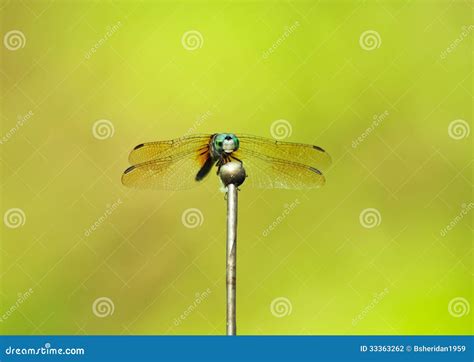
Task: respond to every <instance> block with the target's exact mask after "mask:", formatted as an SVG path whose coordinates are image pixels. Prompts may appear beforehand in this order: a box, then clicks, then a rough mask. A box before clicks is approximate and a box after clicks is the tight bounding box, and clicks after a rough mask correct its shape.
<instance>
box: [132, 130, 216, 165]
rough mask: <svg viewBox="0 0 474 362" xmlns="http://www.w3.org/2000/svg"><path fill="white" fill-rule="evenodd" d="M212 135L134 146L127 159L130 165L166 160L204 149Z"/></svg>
mask: <svg viewBox="0 0 474 362" xmlns="http://www.w3.org/2000/svg"><path fill="white" fill-rule="evenodd" d="M211 138H212V135H210V134H202V135H192V136H187V137H182V138H176V139H174V140H169V141H158V142H148V143H142V144H139V145H138V146H136V147H135V148H134V149H133V150H132V152H130V155H129V157H128V161H129V162H130V163H131V164H132V165H136V164H139V163H143V162H147V161H151V160H156V159H161V158H166V157H175V156H177V155H180V154H183V153H187V152H192V151H196V152H197V151H198V150H200V149H205V147H207V146H208V145H209V142H210V141H211Z"/></svg>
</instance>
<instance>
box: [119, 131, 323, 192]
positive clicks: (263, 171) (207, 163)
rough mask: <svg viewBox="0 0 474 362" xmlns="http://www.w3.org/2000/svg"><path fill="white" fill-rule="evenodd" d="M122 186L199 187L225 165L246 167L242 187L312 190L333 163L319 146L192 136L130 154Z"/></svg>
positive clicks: (237, 136) (141, 146)
mask: <svg viewBox="0 0 474 362" xmlns="http://www.w3.org/2000/svg"><path fill="white" fill-rule="evenodd" d="M128 159H129V162H130V164H131V166H130V167H129V168H127V169H126V170H125V171H124V173H123V175H122V183H123V184H124V185H125V186H128V187H131V188H135V189H157V190H184V189H190V188H192V187H194V186H198V185H200V184H202V182H203V180H205V179H207V178H208V177H207V176H208V175H209V174H210V173H211V170H212V169H213V168H216V173H217V174H218V173H219V169H220V167H221V166H222V165H224V164H226V163H227V162H231V161H234V162H240V163H241V164H242V166H243V167H244V168H245V171H246V174H247V178H246V181H245V184H250V185H251V186H252V187H255V188H258V189H294V190H302V189H314V188H319V187H321V186H322V185H324V183H325V178H324V175H323V172H322V170H324V169H326V168H327V167H329V166H330V164H331V157H330V156H329V154H328V153H327V152H326V151H325V150H324V149H322V148H321V147H318V146H313V145H309V144H303V143H293V142H284V141H279V140H274V139H270V138H264V137H259V136H253V135H246V134H234V133H214V134H194V135H188V136H184V137H181V138H177V139H173V140H168V141H158V142H149V143H142V144H139V145H137V146H136V147H135V148H133V150H132V151H131V152H130V155H129V158H128Z"/></svg>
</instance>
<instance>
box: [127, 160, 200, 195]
mask: <svg viewBox="0 0 474 362" xmlns="http://www.w3.org/2000/svg"><path fill="white" fill-rule="evenodd" d="M206 159H207V157H204V156H196V154H195V152H191V153H188V154H184V155H180V156H179V157H168V158H162V159H158V160H152V161H148V162H144V163H141V164H138V165H134V166H131V167H129V168H128V169H127V170H125V172H124V173H123V175H122V183H123V184H124V185H125V186H128V187H132V188H136V189H157V190H186V189H190V188H192V187H195V186H198V185H199V184H201V183H202V181H196V175H197V173H198V171H199V170H200V169H201V167H202V166H203V165H204V163H205V162H206Z"/></svg>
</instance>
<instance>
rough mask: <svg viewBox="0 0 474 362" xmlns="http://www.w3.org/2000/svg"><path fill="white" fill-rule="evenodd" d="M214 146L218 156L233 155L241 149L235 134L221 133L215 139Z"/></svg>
mask: <svg viewBox="0 0 474 362" xmlns="http://www.w3.org/2000/svg"><path fill="white" fill-rule="evenodd" d="M213 143H214V144H213V146H214V149H215V151H216V153H217V154H219V155H221V154H222V153H232V152H234V151H237V150H238V149H239V139H238V138H237V136H236V135H235V134H233V133H219V134H217V135H216V136H215V137H214V141H213Z"/></svg>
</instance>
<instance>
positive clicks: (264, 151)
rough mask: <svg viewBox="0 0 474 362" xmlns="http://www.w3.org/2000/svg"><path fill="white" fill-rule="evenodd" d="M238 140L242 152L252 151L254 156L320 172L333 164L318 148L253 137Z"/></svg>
mask: <svg viewBox="0 0 474 362" xmlns="http://www.w3.org/2000/svg"><path fill="white" fill-rule="evenodd" d="M237 138H238V139H239V141H240V150H242V151H243V152H245V151H251V152H252V153H254V154H261V155H264V156H269V157H272V158H276V159H280V160H286V161H290V162H296V163H300V164H304V165H308V166H311V167H313V168H316V169H318V170H325V169H327V168H328V167H329V165H330V164H331V156H329V154H328V153H327V152H326V151H324V150H323V149H322V148H321V147H318V146H313V145H308V144H304V143H293V142H282V141H276V140H273V139H270V138H264V137H258V136H252V135H237Z"/></svg>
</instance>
